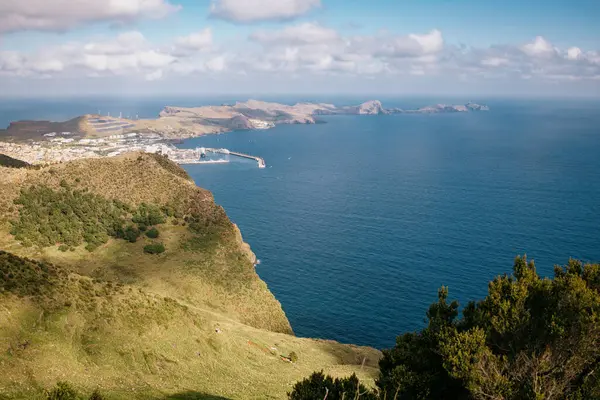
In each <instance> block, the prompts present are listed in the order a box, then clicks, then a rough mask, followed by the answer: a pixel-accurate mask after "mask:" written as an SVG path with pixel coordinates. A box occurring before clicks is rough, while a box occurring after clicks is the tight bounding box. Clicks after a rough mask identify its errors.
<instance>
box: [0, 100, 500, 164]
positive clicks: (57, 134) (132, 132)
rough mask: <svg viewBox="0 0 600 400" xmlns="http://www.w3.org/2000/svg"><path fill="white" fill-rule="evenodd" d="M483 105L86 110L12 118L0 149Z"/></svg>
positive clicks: (86, 144) (92, 153)
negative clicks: (144, 112) (134, 112)
mask: <svg viewBox="0 0 600 400" xmlns="http://www.w3.org/2000/svg"><path fill="white" fill-rule="evenodd" d="M488 110H489V108H488V107H487V106H485V105H480V104H476V103H467V104H463V105H446V104H436V105H433V106H427V107H422V108H418V109H414V110H405V109H401V108H384V107H383V105H382V104H381V102H380V101H378V100H371V101H367V102H364V103H362V104H359V105H357V106H342V107H338V106H335V105H333V104H327V103H297V104H295V105H286V104H280V103H270V102H264V101H259V100H248V101H246V102H237V103H235V104H233V105H220V106H202V107H191V108H187V107H175V106H167V107H165V108H164V109H163V110H162V111H161V112H160V114H159V116H158V118H155V119H138V118H137V117H136V116H133V117H132V116H125V117H124V116H123V115H119V116H118V117H117V116H110V115H107V116H101V115H98V114H86V115H83V116H80V117H77V118H73V119H71V120H68V121H64V122H52V121H16V122H12V123H11V124H10V125H9V127H8V128H7V129H2V130H0V153H4V154H6V155H8V156H11V157H14V158H16V159H20V160H23V161H27V162H29V163H32V164H43V163H53V162H60V161H70V160H73V159H79V158H96V157H107V156H108V157H111V156H116V155H119V154H122V153H125V152H129V151H146V152H151V153H157V152H161V153H163V154H168V153H173V155H174V156H175V158H176V159H180V160H183V159H188V158H189V157H194V155H192V154H184V155H181V154H176V149H175V148H174V147H173V146H172V145H170V144H169V143H168V142H169V141H171V140H183V139H187V138H192V137H197V136H202V135H207V134H219V133H225V132H230V131H235V130H249V129H270V128H273V127H274V126H276V125H279V124H315V123H317V122H319V117H320V116H327V115H391V114H440V113H464V112H473V111H488Z"/></svg>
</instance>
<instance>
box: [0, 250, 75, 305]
mask: <svg viewBox="0 0 600 400" xmlns="http://www.w3.org/2000/svg"><path fill="white" fill-rule="evenodd" d="M66 276H67V273H66V272H64V271H63V270H61V269H59V268H57V267H55V266H54V265H52V264H49V263H45V262H41V261H33V260H29V259H26V258H21V257H17V256H15V255H12V254H10V253H7V252H5V251H2V250H0V292H5V293H13V294H16V295H18V296H21V297H24V296H44V295H47V294H50V293H52V292H54V291H55V290H56V289H57V288H58V287H60V286H62V284H63V280H64V279H65V278H66Z"/></svg>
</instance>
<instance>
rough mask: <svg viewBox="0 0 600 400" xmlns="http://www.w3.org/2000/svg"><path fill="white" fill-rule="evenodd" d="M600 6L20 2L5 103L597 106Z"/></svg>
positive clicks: (534, 2)
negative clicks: (432, 101)
mask: <svg viewBox="0 0 600 400" xmlns="http://www.w3.org/2000/svg"><path fill="white" fill-rule="evenodd" d="M598 20H600V1H593V0H575V1H565V0H554V1H553V0H547V1H540V0H529V1H516V0H505V1H502V2H491V1H481V0H479V1H472V0H370V1H364V0H363V1H360V0H212V1H211V0H119V1H115V0H77V1H76V2H75V1H72V0H19V1H18V2H2V3H0V85H2V86H3V87H4V91H3V92H4V93H3V94H4V95H36V94H49V93H55V92H57V91H60V92H61V93H64V94H94V93H99V94H109V93H110V92H111V91H116V90H118V91H127V92H130V93H131V94H136V93H161V92H169V93H188V92H193V91H194V90H197V88H201V89H202V90H203V91H204V92H210V93H242V92H253V93H258V92H261V91H264V92H265V93H271V92H280V91H286V92H306V91H311V90H312V91H317V92H323V93H328V92H331V93H337V92H356V93H363V92H364V93H366V92H378V91H389V92H390V93H398V94H421V93H422V94H428V95H429V94H436V92H439V93H440V94H455V93H458V94H460V93H459V92H464V93H465V94H479V93H480V92H481V94H488V95H494V94H500V95H510V94H515V95H532V96H536V95H569V96H578V95H581V96H598V95H600V52H599V50H600V24H598V23H597V21H598Z"/></svg>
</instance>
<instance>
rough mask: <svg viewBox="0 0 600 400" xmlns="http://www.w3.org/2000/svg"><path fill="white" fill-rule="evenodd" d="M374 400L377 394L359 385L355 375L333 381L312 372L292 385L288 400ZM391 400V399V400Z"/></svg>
mask: <svg viewBox="0 0 600 400" xmlns="http://www.w3.org/2000/svg"><path fill="white" fill-rule="evenodd" d="M326 396H327V397H326ZM325 397H326V398H327V400H350V399H352V400H355V399H360V400H376V399H377V394H376V393H375V392H374V391H373V390H371V389H368V388H366V387H365V386H364V385H361V384H360V381H359V380H358V378H357V377H356V375H354V374H353V375H352V376H350V377H348V378H343V379H339V378H336V379H335V380H334V379H333V378H332V377H331V376H329V375H327V376H325V375H324V374H323V371H321V372H314V373H313V374H312V375H311V376H310V377H308V378H306V379H304V380H303V381H301V382H298V383H296V384H295V385H294V389H293V390H292V392H291V393H288V398H289V400H316V399H319V400H320V399H324V398H325ZM391 399H393V397H392V398H391ZM391 399H390V400H391Z"/></svg>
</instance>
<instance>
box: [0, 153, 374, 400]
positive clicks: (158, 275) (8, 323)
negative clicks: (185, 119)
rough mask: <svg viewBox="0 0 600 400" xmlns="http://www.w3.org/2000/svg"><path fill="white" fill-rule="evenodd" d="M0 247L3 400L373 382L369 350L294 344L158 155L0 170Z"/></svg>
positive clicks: (249, 269) (232, 237) (187, 186)
mask: <svg viewBox="0 0 600 400" xmlns="http://www.w3.org/2000/svg"><path fill="white" fill-rule="evenodd" d="M159 245H161V247H164V250H165V251H164V252H155V251H148V248H149V247H150V248H157V247H158V246H159ZM0 249H3V250H4V251H2V252H1V253H0V370H1V371H3V372H2V373H1V374H0V398H11V399H12V398H27V399H29V398H43V390H44V389H48V388H50V387H53V386H54V385H55V384H56V383H57V382H58V381H68V382H70V383H71V384H72V385H74V387H76V388H77V389H78V390H79V391H80V392H81V393H82V394H90V393H91V392H92V391H93V390H94V389H96V388H99V389H100V391H101V392H102V393H103V394H104V395H105V396H107V398H109V399H113V398H114V399H130V398H139V399H142V398H143V399H145V398H153V399H178V398H231V399H253V398H256V399H258V398H261V399H262V398H276V399H277V398H285V397H286V393H287V392H289V391H290V390H291V388H292V387H293V384H294V383H295V382H296V381H298V380H299V379H301V378H302V377H304V376H306V375H308V374H309V373H310V372H312V371H313V370H321V369H324V370H325V372H327V373H330V374H333V375H335V376H345V375H348V374H351V373H352V372H357V373H358V374H359V376H360V377H361V378H362V379H364V380H365V382H367V383H368V382H370V383H371V384H373V382H374V378H375V377H376V373H377V368H376V365H377V362H378V359H379V357H380V355H381V354H380V352H379V351H376V350H374V349H370V348H359V347H355V346H349V345H341V344H338V343H335V342H329V341H319V340H312V339H301V338H296V337H294V336H293V335H292V330H291V327H290V325H289V322H288V320H287V318H286V317H285V314H284V312H283V310H282V309H281V306H280V304H279V302H278V301H277V300H276V299H275V298H274V297H273V295H272V294H271V293H270V292H269V290H268V288H267V286H266V284H265V283H264V282H262V281H261V280H260V278H259V277H258V275H257V274H256V272H255V270H254V265H253V263H254V261H255V258H254V255H253V253H252V252H251V250H250V248H249V247H248V246H247V245H246V244H245V243H244V242H243V240H242V237H241V235H240V232H239V230H238V229H237V227H236V226H235V225H233V224H232V223H231V222H230V221H229V219H228V218H227V216H226V214H225V212H224V210H223V209H222V208H221V207H219V206H217V205H216V204H215V203H214V200H213V198H212V195H211V194H210V193H209V192H207V191H205V190H203V189H200V188H198V187H196V186H195V185H194V183H193V182H192V181H191V180H190V179H189V177H188V176H187V174H186V173H185V171H183V170H182V169H181V168H179V167H178V166H177V165H175V164H173V163H171V162H170V161H168V160H166V159H164V158H162V157H158V156H151V155H146V154H129V155H125V156H122V157H119V158H113V159H97V160H81V161H76V162H71V163H65V164H58V165H53V166H50V167H44V168H41V169H39V170H31V169H13V168H3V167H0ZM154 253H158V254H154ZM291 352H294V353H296V354H297V356H298V360H297V361H296V362H295V363H291V362H289V360H288V359H287V358H286V357H287V356H289V354H290V353H291ZM3 396H4V397H3ZM40 396H41V397H40ZM186 396H187V397H186ZM211 396H213V397H211ZM215 396H216V397H215ZM218 396H220V397H218Z"/></svg>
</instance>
